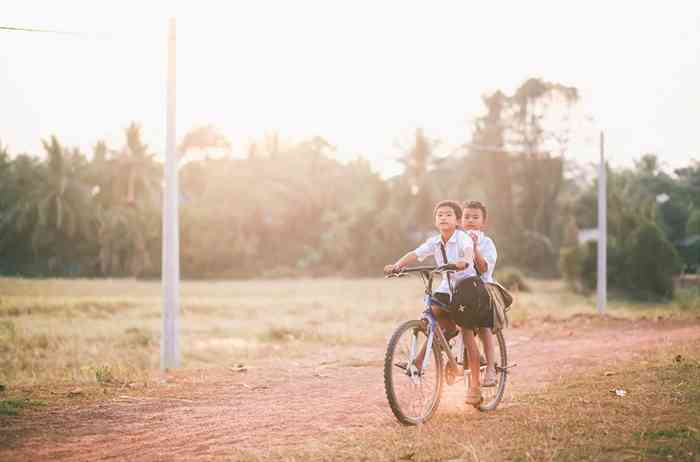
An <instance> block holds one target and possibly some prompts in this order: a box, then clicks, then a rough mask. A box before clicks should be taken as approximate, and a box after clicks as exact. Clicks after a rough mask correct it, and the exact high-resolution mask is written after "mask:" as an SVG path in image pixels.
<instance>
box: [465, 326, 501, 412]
mask: <svg viewBox="0 0 700 462" xmlns="http://www.w3.org/2000/svg"><path fill="white" fill-rule="evenodd" d="M493 336H494V340H495V342H494V349H495V356H496V385H495V386H493V387H481V395H482V396H483V397H484V401H483V402H482V403H481V405H479V410H480V411H493V410H495V409H496V408H497V407H498V404H499V403H500V402H501V399H503V394H504V393H505V390H506V380H507V378H508V354H507V351H506V341H505V338H504V337H503V330H499V331H498V332H497V333H495V334H493ZM478 343H479V350H480V352H481V353H482V357H484V356H485V355H484V354H483V353H484V346H483V345H482V343H481V342H478ZM480 370H481V373H480V374H479V375H480V380H481V383H484V373H485V372H486V365H485V364H482V365H481V367H480ZM465 383H466V384H467V387H468V386H469V380H468V379H467V380H465ZM467 389H468V388H467Z"/></svg>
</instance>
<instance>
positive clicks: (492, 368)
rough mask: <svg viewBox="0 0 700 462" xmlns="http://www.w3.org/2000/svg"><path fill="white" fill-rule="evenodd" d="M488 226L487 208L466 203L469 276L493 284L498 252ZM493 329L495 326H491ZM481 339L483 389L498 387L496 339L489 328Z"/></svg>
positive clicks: (481, 333)
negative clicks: (470, 254) (470, 260)
mask: <svg viewBox="0 0 700 462" xmlns="http://www.w3.org/2000/svg"><path fill="white" fill-rule="evenodd" d="M485 225H486V206H485V205H484V204H482V203H481V202H479V201H466V202H464V204H463V206H462V229H463V230H464V231H465V232H466V233H467V234H468V235H469V237H470V238H471V240H472V243H473V247H472V248H473V253H474V266H473V268H472V272H471V274H469V276H473V275H476V274H477V273H478V274H479V275H480V276H481V280H482V281H484V282H485V283H493V282H494V280H493V270H494V269H495V268H496V260H497V259H498V252H497V251H496V245H495V244H494V243H493V240H491V238H490V237H488V236H486V235H485V234H484V232H483V228H484V226H485ZM491 327H493V326H491ZM479 337H480V338H481V341H482V343H483V344H484V353H485V354H486V371H485V372H484V380H483V382H482V384H481V386H483V387H493V386H496V352H495V349H494V338H493V333H492V332H491V329H490V328H488V327H480V328H479Z"/></svg>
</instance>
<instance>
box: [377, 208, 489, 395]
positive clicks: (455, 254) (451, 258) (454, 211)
mask: <svg viewBox="0 0 700 462" xmlns="http://www.w3.org/2000/svg"><path fill="white" fill-rule="evenodd" d="M433 217H434V219H435V227H436V228H437V229H438V231H440V234H439V235H437V236H434V237H431V238H429V239H428V240H426V241H425V242H424V243H423V244H421V245H420V246H419V247H418V248H416V249H415V250H413V251H411V252H408V253H407V254H406V255H404V256H403V257H401V258H400V259H399V260H398V261H397V262H396V263H394V264H393V265H387V266H385V267H384V272H386V273H392V272H394V271H398V270H400V269H401V268H404V267H405V266H407V265H410V264H411V263H415V262H416V261H419V260H420V261H422V260H423V259H425V258H426V257H428V256H429V255H433V256H434V257H435V261H436V262H437V264H438V265H442V264H446V263H454V264H455V266H456V267H457V268H458V270H459V271H457V272H455V273H453V274H452V275H451V276H450V278H451V285H452V288H454V287H456V286H457V284H458V283H459V281H461V280H462V279H465V278H467V277H468V276H470V275H475V274H476V273H475V272H474V269H473V268H472V267H471V266H472V265H470V262H471V261H473V260H474V254H473V249H474V246H475V243H474V241H473V238H472V239H470V238H469V236H467V234H466V233H465V232H464V231H461V230H460V229H458V226H459V223H460V220H461V218H462V208H461V207H460V205H459V204H458V203H457V202H455V201H441V202H438V204H437V205H436V206H435V209H434V211H433ZM445 257H446V258H445ZM470 270H471V271H470ZM434 297H435V298H436V299H437V300H438V301H439V302H441V303H443V304H444V306H445V307H446V308H443V307H441V306H439V305H435V304H434V305H432V307H431V308H432V312H433V315H434V316H435V317H436V318H437V319H438V322H439V323H440V326H441V327H442V328H443V329H444V330H445V332H448V333H449V332H451V331H454V330H455V328H456V324H455V322H454V321H453V320H452V319H451V316H450V309H451V308H452V294H451V291H450V284H449V283H448V279H447V276H446V275H443V279H442V283H441V284H440V286H439V287H438V288H437V289H436V290H435V294H434ZM460 329H461V331H462V336H463V338H464V341H465V344H466V347H467V352H468V357H469V369H470V376H471V377H470V380H469V390H468V391H467V395H466V397H465V402H466V403H467V404H470V405H474V406H476V405H479V404H480V403H481V401H482V396H481V387H480V384H479V349H478V346H477V343H476V338H475V336H474V328H473V327H470V326H460Z"/></svg>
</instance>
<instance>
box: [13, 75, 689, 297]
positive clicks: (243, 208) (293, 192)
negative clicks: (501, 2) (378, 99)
mask: <svg viewBox="0 0 700 462" xmlns="http://www.w3.org/2000/svg"><path fill="white" fill-rule="evenodd" d="M483 102H484V114H483V116H481V117H479V118H477V119H476V120H475V121H474V123H473V126H471V127H465V130H469V131H470V134H471V140H472V141H471V143H470V144H469V145H466V146H463V147H461V148H460V149H457V150H454V151H452V152H448V153H445V152H444V145H442V144H441V142H440V140H436V139H432V138H430V137H429V136H428V134H426V133H425V132H424V131H423V130H421V129H417V130H416V131H415V133H414V134H413V137H412V139H411V140H410V142H409V143H407V146H404V149H403V151H404V152H403V156H402V158H401V159H400V160H401V162H402V163H403V165H404V167H405V168H404V170H403V173H402V174H400V175H397V176H395V177H392V178H388V179H383V178H382V177H381V176H380V175H379V174H378V173H377V172H374V171H373V170H372V169H371V167H370V165H369V163H368V162H367V161H366V160H364V159H362V158H360V159H357V160H354V161H352V162H348V163H341V162H339V161H337V160H336V159H335V155H334V151H335V148H334V146H333V145H332V144H331V142H329V141H328V140H326V139H324V138H323V137H321V136H317V137H312V138H310V139H307V140H303V141H300V142H294V143H290V142H285V141H282V140H281V139H280V137H279V136H277V135H276V134H274V133H273V134H270V135H268V136H266V137H264V138H263V139H260V140H256V141H255V142H254V143H251V144H250V146H249V147H248V148H247V152H245V153H237V154H238V155H236V156H233V155H230V153H229V151H230V146H231V143H229V141H228V140H227V139H226V138H225V136H223V135H222V134H221V133H219V132H217V131H216V130H215V129H214V128H212V127H200V128H197V129H194V130H192V131H190V132H189V133H187V135H186V136H185V137H184V138H183V140H182V142H181V144H180V145H179V147H178V152H179V155H180V156H181V160H182V162H181V167H180V170H179V172H180V173H179V174H180V189H181V197H180V226H181V234H180V236H181V239H180V240H181V269H182V273H183V275H184V276H185V277H193V278H194V277H197V278H209V277H211V278H225V277H255V276H297V275H328V274H349V275H372V274H377V272H378V271H379V268H381V267H382V266H383V264H385V263H386V262H387V261H393V260H395V259H396V257H397V256H398V255H400V254H402V253H403V252H405V251H406V249H408V248H410V247H411V246H414V245H416V244H417V243H418V242H419V241H420V240H422V239H424V238H425V236H426V235H427V234H429V233H430V232H431V230H432V207H433V205H434V203H435V202H436V201H437V200H440V199H443V198H451V199H456V200H464V199H467V198H470V199H480V200H483V201H485V202H486V203H487V205H488V207H489V223H490V224H489V232H490V234H491V235H493V237H494V239H495V241H496V243H497V245H498V248H499V254H500V261H501V262H503V264H505V265H509V266H517V267H520V268H521V269H523V270H524V271H525V272H526V273H528V274H540V275H558V274H560V271H561V272H562V273H564V275H565V276H567V277H569V278H570V279H571V280H572V281H579V282H578V283H576V284H578V285H579V286H580V287H586V285H585V284H584V282H585V277H589V276H590V275H588V276H584V275H587V274H588V273H587V271H588V270H587V266H586V265H588V264H589V263H590V262H589V260H590V258H592V256H591V255H590V251H589V250H588V249H587V247H586V246H582V247H581V246H579V244H578V230H579V229H584V228H588V227H593V226H595V224H596V221H595V217H596V202H595V187H596V186H595V182H594V181H593V179H592V178H591V177H590V175H585V174H582V173H581V171H582V170H585V169H581V166H578V165H577V164H576V163H575V162H573V161H572V160H571V159H570V158H569V157H570V153H569V139H570V137H571V133H572V130H573V129H574V126H575V124H574V123H572V122H571V119H572V117H574V116H575V114H576V108H577V106H578V103H579V94H578V91H577V89H576V88H575V87H570V86H566V85H562V84H559V83H556V82H548V81H545V80H543V79H528V80H526V81H525V82H523V84H522V85H521V86H520V87H519V88H517V89H516V90H515V91H514V92H513V93H512V94H506V93H504V92H502V91H496V92H494V93H491V94H489V95H485V96H484V97H483ZM43 147H44V150H45V153H46V156H45V157H43V158H42V157H38V156H35V155H30V154H19V155H11V153H9V152H8V150H7V148H3V147H2V146H0V254H1V255H2V258H1V259H0V273H1V274H5V275H25V276H86V277H121V276H133V277H157V276H158V275H159V274H160V265H161V255H160V252H161V226H162V224H161V206H162V202H161V201H162V192H163V191H162V182H163V168H162V167H163V166H162V164H161V163H160V162H159V161H157V160H156V156H155V154H154V153H153V152H152V150H151V149H150V148H149V147H148V146H147V145H145V144H144V142H143V140H142V137H141V131H140V127H139V125H137V124H135V123H132V124H131V125H130V126H129V127H128V128H126V130H125V141H124V144H123V146H121V147H119V148H116V149H115V148H113V147H111V146H107V145H106V143H104V142H97V144H96V145H95V146H94V148H93V149H92V153H91V155H90V156H88V155H87V154H86V153H83V152H81V151H80V150H78V149H75V148H70V147H67V146H64V145H62V144H61V142H60V140H59V139H58V138H57V137H55V136H52V137H51V138H50V139H48V140H45V141H44V142H43ZM212 152H217V153H221V152H224V153H227V154H224V155H217V156H214V155H207V153H212ZM193 153H199V154H200V156H197V157H196V158H195V157H194V156H193ZM201 154H203V155H201ZM608 181H609V182H610V185H609V186H610V187H609V194H610V199H609V212H608V213H609V222H610V225H609V230H610V233H611V239H610V243H611V246H612V247H611V249H610V251H609V252H608V255H609V258H610V259H611V262H614V261H616V260H615V258H616V255H617V254H618V253H623V254H625V255H626V254H627V253H629V252H632V250H631V249H627V248H625V249H622V247H620V248H618V241H619V242H620V243H622V242H624V241H625V240H626V237H627V236H630V235H632V234H633V233H635V232H637V231H638V229H640V227H642V225H648V224H651V225H653V226H654V227H655V228H654V229H655V231H654V232H657V231H658V236H657V237H659V239H661V241H663V242H667V243H668V246H667V247H668V248H669V249H670V250H669V252H671V253H672V254H673V257H672V260H673V262H672V263H673V264H672V267H669V268H664V269H663V272H664V274H666V273H668V274H671V273H673V272H674V271H676V272H677V271H680V270H681V268H682V267H683V266H684V267H685V268H686V269H692V268H693V267H696V266H697V260H698V254H697V249H694V248H693V245H694V244H693V241H692V236H694V235H695V234H698V233H700V230H697V229H696V228H697V227H698V223H700V212H698V210H699V208H700V206H699V205H698V204H697V202H698V188H699V187H700V168H699V166H698V164H697V163H696V162H690V161H689V165H688V166H687V167H686V168H683V169H678V170H676V171H675V172H673V173H667V172H665V171H664V170H663V169H662V168H661V167H660V165H659V163H658V159H656V158H655V157H654V156H651V155H649V156H645V157H643V158H642V159H641V160H640V161H639V163H638V164H637V165H636V166H635V167H634V168H632V169H620V170H611V171H610V174H609V180H608ZM659 198H661V199H664V198H665V200H661V199H659ZM640 239H641V237H640ZM620 245H622V244H620ZM664 245H666V244H664ZM572 249H573V250H572ZM625 258H626V257H625ZM623 260H624V258H623ZM625 261H626V260H625ZM615 283H616V282H615V281H613V284H615ZM621 285H622V286H629V285H630V284H629V281H627V282H625V284H621Z"/></svg>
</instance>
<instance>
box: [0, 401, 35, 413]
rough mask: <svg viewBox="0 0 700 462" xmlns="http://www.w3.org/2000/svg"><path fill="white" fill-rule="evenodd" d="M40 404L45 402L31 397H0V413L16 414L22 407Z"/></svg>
mask: <svg viewBox="0 0 700 462" xmlns="http://www.w3.org/2000/svg"><path fill="white" fill-rule="evenodd" d="M40 406H46V402H45V401H40V400H33V399H0V415H10V416H12V415H18V414H19V413H20V411H21V410H22V409H25V408H30V407H40Z"/></svg>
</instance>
